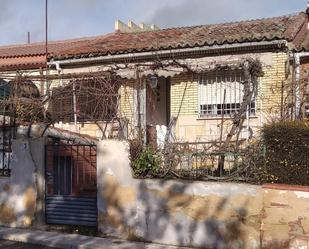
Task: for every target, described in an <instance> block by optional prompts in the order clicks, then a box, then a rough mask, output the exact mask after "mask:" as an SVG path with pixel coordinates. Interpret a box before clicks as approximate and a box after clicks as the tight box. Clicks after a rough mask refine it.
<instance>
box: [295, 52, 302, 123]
mask: <svg viewBox="0 0 309 249" xmlns="http://www.w3.org/2000/svg"><path fill="white" fill-rule="evenodd" d="M294 62H295V116H294V118H295V119H298V117H299V115H300V105H301V101H300V98H301V97H300V55H299V53H296V54H294Z"/></svg>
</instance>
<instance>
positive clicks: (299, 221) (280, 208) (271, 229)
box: [261, 185, 309, 249]
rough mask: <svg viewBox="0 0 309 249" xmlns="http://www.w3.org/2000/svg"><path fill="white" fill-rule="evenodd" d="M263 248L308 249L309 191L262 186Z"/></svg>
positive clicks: (277, 186) (305, 189) (287, 186)
mask: <svg viewBox="0 0 309 249" xmlns="http://www.w3.org/2000/svg"><path fill="white" fill-rule="evenodd" d="M262 217H263V219H262V224H261V234H262V235H263V247H264V248H275V249H277V248H278V249H279V248H280V249H281V248H293V249H296V248H302V249H307V248H309V187H308V186H307V187H302V186H290V185H264V186H263V210H262Z"/></svg>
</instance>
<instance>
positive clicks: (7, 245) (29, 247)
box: [0, 240, 55, 249]
mask: <svg viewBox="0 0 309 249" xmlns="http://www.w3.org/2000/svg"><path fill="white" fill-rule="evenodd" d="M0 249H55V248H51V247H47V246H39V245H33V244H29V243H21V242H16V241H10V240H0Z"/></svg>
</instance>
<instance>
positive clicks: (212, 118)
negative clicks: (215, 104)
mask: <svg viewBox="0 0 309 249" xmlns="http://www.w3.org/2000/svg"><path fill="white" fill-rule="evenodd" d="M257 118H258V116H256V115H254V116H250V117H249V119H257ZM221 119H222V116H220V117H219V116H218V117H201V116H200V117H198V118H197V119H196V120H221ZM224 119H225V120H230V119H233V118H232V117H229V116H224Z"/></svg>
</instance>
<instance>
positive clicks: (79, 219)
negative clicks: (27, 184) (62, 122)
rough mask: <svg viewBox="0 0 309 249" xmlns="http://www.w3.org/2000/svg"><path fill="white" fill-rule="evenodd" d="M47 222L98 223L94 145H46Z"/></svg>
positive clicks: (92, 225)
mask: <svg viewBox="0 0 309 249" xmlns="http://www.w3.org/2000/svg"><path fill="white" fill-rule="evenodd" d="M45 172H46V200H45V213H46V222H47V223H49V224H64V225H81V226H91V227H96V226H97V198H96V192H97V190H96V185H97V174H96V146H95V145H81V144H70V143H68V142H64V141H61V140H57V141H56V142H55V141H54V142H53V143H51V144H48V145H46V168H45Z"/></svg>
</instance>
